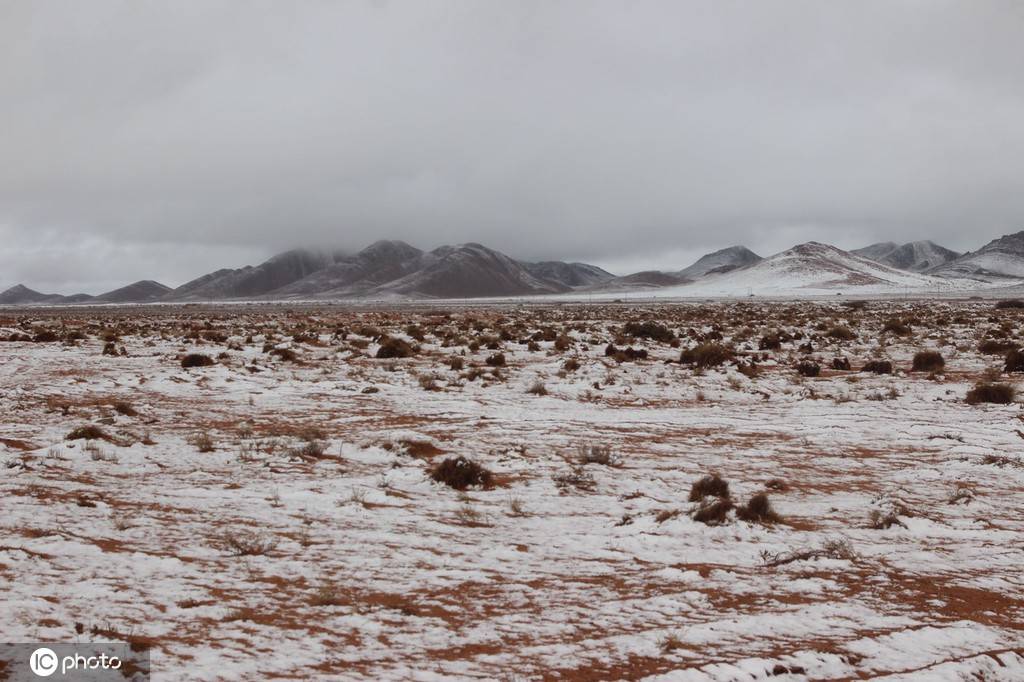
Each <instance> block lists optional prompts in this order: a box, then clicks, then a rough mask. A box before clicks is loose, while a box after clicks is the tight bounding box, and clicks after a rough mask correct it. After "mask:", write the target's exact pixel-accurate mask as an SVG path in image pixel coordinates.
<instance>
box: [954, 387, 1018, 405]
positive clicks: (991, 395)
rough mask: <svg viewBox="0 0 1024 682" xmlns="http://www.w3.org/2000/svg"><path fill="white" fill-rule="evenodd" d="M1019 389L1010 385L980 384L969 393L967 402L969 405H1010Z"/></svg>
mask: <svg viewBox="0 0 1024 682" xmlns="http://www.w3.org/2000/svg"><path fill="white" fill-rule="evenodd" d="M1016 394H1017V389H1015V388H1014V387H1013V386H1011V385H1009V384H994V383H989V382H985V381H983V382H980V383H978V384H976V385H975V386H974V388H972V389H971V390H970V391H968V393H967V397H966V398H965V400H966V401H967V404H968V405H977V404H978V403H995V404H997V405H1008V404H1010V403H1012V402H1013V398H1014V396H1016Z"/></svg>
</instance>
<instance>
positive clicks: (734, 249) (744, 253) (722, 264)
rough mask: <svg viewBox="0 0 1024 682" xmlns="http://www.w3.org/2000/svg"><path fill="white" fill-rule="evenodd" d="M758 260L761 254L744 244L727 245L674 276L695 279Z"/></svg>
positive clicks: (751, 263)
mask: <svg viewBox="0 0 1024 682" xmlns="http://www.w3.org/2000/svg"><path fill="white" fill-rule="evenodd" d="M760 261H761V256H758V255H757V254H756V253H754V252H753V251H751V250H750V249H748V248H747V247H745V246H729V247H726V248H724V249H719V250H718V251H713V252H711V253H708V254H705V255H703V256H701V257H700V258H699V259H697V262H695V263H694V264H693V265H691V266H689V267H687V268H684V269H682V270H680V271H678V272H676V273H674V276H675V277H681V278H683V279H697V278H700V277H704V276H705V275H712V274H721V273H724V272H729V271H731V270H735V269H736V268H742V267H744V266H747V265H753V264H754V263H757V262H760Z"/></svg>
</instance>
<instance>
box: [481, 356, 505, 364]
mask: <svg viewBox="0 0 1024 682" xmlns="http://www.w3.org/2000/svg"><path fill="white" fill-rule="evenodd" d="M484 362H485V363H487V366H488V367H504V366H505V354H504V353H495V354H494V355H490V356H488V357H487V359H486V360H484Z"/></svg>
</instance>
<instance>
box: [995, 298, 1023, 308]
mask: <svg viewBox="0 0 1024 682" xmlns="http://www.w3.org/2000/svg"><path fill="white" fill-rule="evenodd" d="M1009 308H1024V301H1022V300H1020V299H1019V298H1011V299H1007V300H1005V301H999V302H998V303H996V310H1006V309H1009Z"/></svg>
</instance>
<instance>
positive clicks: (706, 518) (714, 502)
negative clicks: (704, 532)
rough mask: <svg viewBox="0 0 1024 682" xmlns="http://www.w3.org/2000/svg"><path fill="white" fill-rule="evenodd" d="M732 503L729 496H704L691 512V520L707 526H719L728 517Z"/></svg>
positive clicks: (732, 506)
mask: <svg viewBox="0 0 1024 682" xmlns="http://www.w3.org/2000/svg"><path fill="white" fill-rule="evenodd" d="M733 508H734V505H733V503H732V500H730V499H729V498H711V497H709V498H705V499H704V500H703V501H701V503H700V505H699V506H698V507H697V509H696V510H694V512H693V520H694V521H697V522H699V523H703V524H706V525H708V526H720V525H722V524H723V523H725V522H726V521H727V520H728V518H729V512H730V511H732V510H733Z"/></svg>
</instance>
